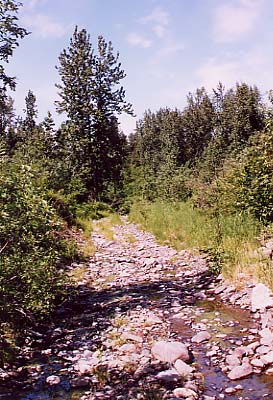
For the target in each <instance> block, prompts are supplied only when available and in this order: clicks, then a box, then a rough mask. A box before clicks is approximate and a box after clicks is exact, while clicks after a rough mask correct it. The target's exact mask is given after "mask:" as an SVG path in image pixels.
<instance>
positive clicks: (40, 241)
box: [0, 163, 75, 324]
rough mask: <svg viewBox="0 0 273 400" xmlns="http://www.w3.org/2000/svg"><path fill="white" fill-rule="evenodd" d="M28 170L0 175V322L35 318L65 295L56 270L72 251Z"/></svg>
mask: <svg viewBox="0 0 273 400" xmlns="http://www.w3.org/2000/svg"><path fill="white" fill-rule="evenodd" d="M40 183H41V182H39V178H38V177H37V176H36V172H35V170H33V169H32V167H31V166H30V165H20V164H15V163H13V164H12V163H6V165H5V166H2V168H1V173H0V188H1V189H0V213H1V218H0V251H1V261H0V320H1V321H8V322H9V323H11V324H15V323H19V324H20V321H22V320H24V319H27V317H28V316H29V315H34V316H36V317H38V318H41V317H42V316H44V315H46V314H47V313H48V312H49V311H51V310H52V308H53V307H54V304H55V303H56V301H57V300H58V299H60V298H61V297H62V296H63V294H64V277H63V273H62V272H61V271H59V270H58V269H57V268H56V266H57V265H58V264H59V265H60V263H61V261H62V259H64V258H65V257H71V256H73V253H74V254H75V249H73V247H71V245H70V244H69V243H68V242H67V241H66V240H65V238H64V234H63V232H64V226H63V224H62V223H61V222H60V220H59V219H58V218H57V217H56V214H55V213H54V210H53V208H52V207H51V206H50V204H49V202H48V201H47V200H46V194H45V191H44V189H43V188H42V187H41V186H40V185H39V184H40Z"/></svg>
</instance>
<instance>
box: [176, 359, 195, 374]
mask: <svg viewBox="0 0 273 400" xmlns="http://www.w3.org/2000/svg"><path fill="white" fill-rule="evenodd" d="M174 368H175V369H176V371H177V372H178V373H179V374H180V375H181V376H184V377H186V376H188V375H189V374H191V373H192V371H193V368H192V367H191V366H190V365H188V364H186V363H185V362H184V361H182V360H176V361H175V363H174Z"/></svg>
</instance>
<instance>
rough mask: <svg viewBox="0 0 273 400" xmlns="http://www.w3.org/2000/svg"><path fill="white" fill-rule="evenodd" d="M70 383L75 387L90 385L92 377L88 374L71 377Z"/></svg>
mask: <svg viewBox="0 0 273 400" xmlns="http://www.w3.org/2000/svg"><path fill="white" fill-rule="evenodd" d="M70 385H71V387H73V388H75V389H77V388H85V387H88V386H89V385H90V378H89V377H87V376H78V377H76V378H73V379H71V381H70Z"/></svg>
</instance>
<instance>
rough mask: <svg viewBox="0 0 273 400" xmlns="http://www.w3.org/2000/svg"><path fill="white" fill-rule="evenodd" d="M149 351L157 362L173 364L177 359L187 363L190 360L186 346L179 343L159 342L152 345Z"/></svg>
mask: <svg viewBox="0 0 273 400" xmlns="http://www.w3.org/2000/svg"><path fill="white" fill-rule="evenodd" d="M151 351H152V354H153V356H154V357H155V358H156V359H157V360H160V361H165V362H169V363H173V362H175V361H176V360H177V359H181V360H183V361H189V359H190V354H189V351H188V348H187V346H186V345H185V344H184V343H181V342H165V341H160V342H157V343H155V344H154V345H153V347H152V350H151Z"/></svg>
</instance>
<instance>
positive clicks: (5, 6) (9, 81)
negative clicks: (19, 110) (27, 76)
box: [0, 0, 27, 95]
mask: <svg viewBox="0 0 273 400" xmlns="http://www.w3.org/2000/svg"><path fill="white" fill-rule="evenodd" d="M20 6H21V3H20V2H18V1H15V0H2V1H1V2H0V21H1V29H0V43H1V47H0V60H1V61H3V62H6V63H7V62H8V60H9V58H10V57H11V56H12V54H13V51H14V49H15V48H16V47H17V46H18V40H19V39H23V38H24V36H26V35H27V31H26V30H25V29H24V28H21V27H19V26H18V24H17V21H18V17H17V14H18V10H19V7H20ZM0 82H1V84H0V93H1V95H2V94H3V91H5V89H6V87H10V88H12V89H14V88H15V78H14V77H10V76H8V75H7V74H6V72H5V68H4V66H3V64H2V62H1V64H0Z"/></svg>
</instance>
